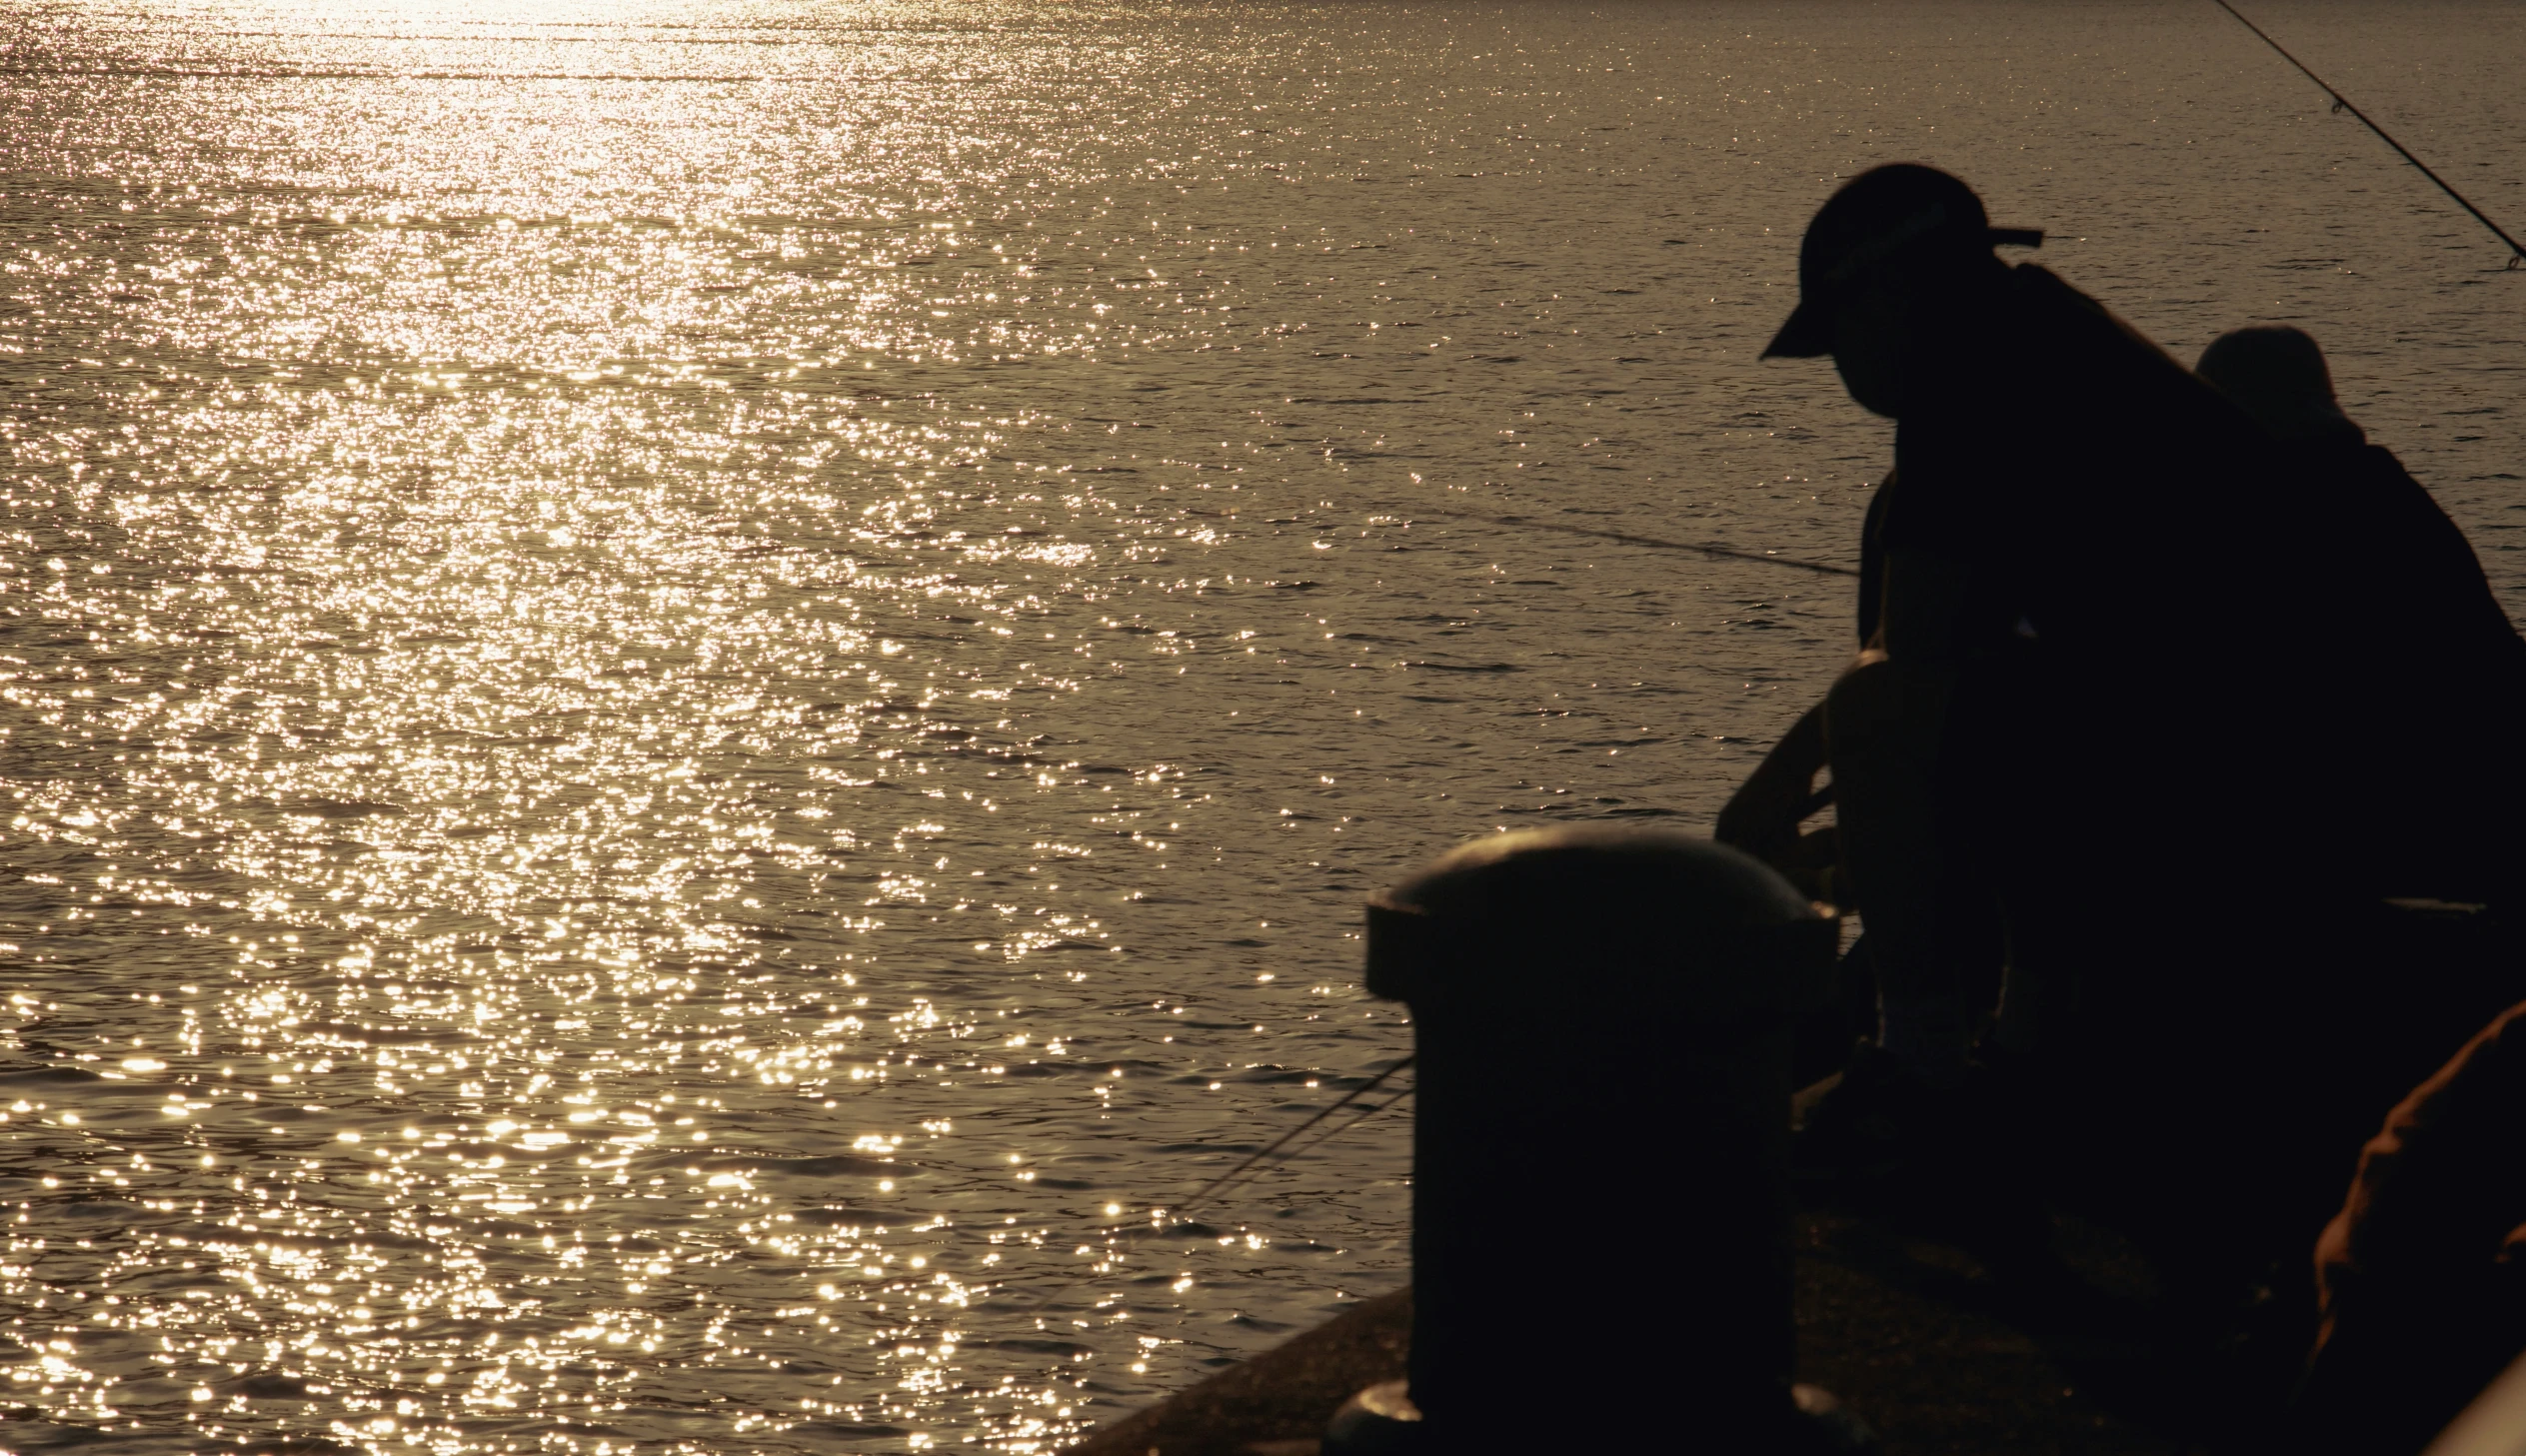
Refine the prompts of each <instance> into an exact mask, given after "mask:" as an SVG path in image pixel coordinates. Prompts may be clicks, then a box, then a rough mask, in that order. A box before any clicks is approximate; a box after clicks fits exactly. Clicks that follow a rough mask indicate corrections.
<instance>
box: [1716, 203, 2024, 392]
mask: <svg viewBox="0 0 2526 1456" xmlns="http://www.w3.org/2000/svg"><path fill="white" fill-rule="evenodd" d="M2042 241H2043V234H2041V233H2038V232H2028V231H2025V230H2022V229H2014V228H1994V227H1992V226H1991V225H1990V220H1989V219H1988V218H1987V217H1986V216H1984V214H1983V211H1982V199H1980V198H1978V197H1976V196H1974V195H1973V189H1972V188H1970V187H1967V186H1965V185H1964V184H1963V183H1961V182H1959V181H1957V180H1956V179H1955V178H1953V177H1950V176H1948V175H1947V174H1946V173H1944V172H1941V171H1939V170H1938V169H1936V168H1934V167H1922V166H1918V165H1916V164H1913V163H1909V162H1897V163H1894V164H1892V165H1889V166H1884V167H1877V168H1872V169H1870V170H1869V171H1866V172H1862V173H1861V174H1859V175H1858V176H1857V177H1854V178H1852V179H1851V180H1850V181H1849V182H1847V183H1845V184H1843V186H1842V188H1841V190H1840V191H1838V192H1836V193H1834V194H1833V195H1832V196H1831V197H1830V198H1828V199H1826V200H1825V203H1824V206H1823V207H1822V208H1820V209H1818V210H1817V212H1816V214H1815V220H1814V221H1813V222H1810V223H1808V224H1807V231H1806V237H1805V239H1804V240H1803V241H1802V242H1800V243H1799V245H1798V307H1797V310H1796V311H1795V312H1794V313H1792V314H1790V315H1789V320H1788V322H1787V323H1785V324H1782V325H1781V326H1780V332H1779V333H1778V334H1777V335H1775V336H1773V338H1772V341H1771V343H1770V345H1769V346H1767V347H1766V348H1765V349H1764V350H1763V358H1765V359H1772V358H1787V359H1812V358H1814V357H1816V356H1818V355H1824V354H1829V355H1831V356H1833V364H1834V367H1835V368H1836V369H1838V370H1839V371H1840V372H1841V376H1842V382H1843V383H1844V384H1845V385H1847V386H1849V388H1850V394H1851V398H1852V399H1855V400H1857V401H1858V402H1859V403H1860V404H1861V405H1863V406H1865V407H1866V408H1868V409H1869V410H1872V411H1874V412H1875V413H1877V414H1880V415H1888V416H1894V415H1900V414H1901V413H1902V412H1903V405H1904V402H1905V396H1906V394H1907V393H1908V392H1909V391H1908V390H1907V385H1908V384H1909V382H1910V381H1911V378H1912V376H1913V375H1914V374H1915V373H1917V371H1918V368H1919V366H1920V365H1921V364H1922V362H1923V345H1924V343H1925V342H1926V341H1928V340H1930V339H1932V338H1934V337H1935V336H1937V334H1938V333H1939V332H1940V330H1941V328H1942V325H1943V326H1952V324H1953V323H1954V322H1955V320H1954V319H1953V318H1952V312H1953V310H1955V309H1956V308H1958V307H1959V306H1963V305H1966V304H1968V303H1969V302H1970V300H1971V299H1972V298H1973V296H1974V295H1975V294H1976V293H1977V292H1979V291H1981V290H1984V289H1987V288H1988V287H1990V285H1991V283H1992V282H1993V281H1994V280H1995V279H1997V278H1999V277H2000V276H2001V275H2002V274H2003V273H2004V272H2005V269H2004V268H2003V266H2002V264H2001V263H2000V261H1999V260H1998V259H1997V258H1995V257H1993V256H1992V254H1991V249H1992V247H1993V246H1994V245H1996V244H2001V243H2013V244H2017V245H2019V246H2023V247H2034V246H2036V245H2038V244H2040V243H2041V242H2042Z"/></svg>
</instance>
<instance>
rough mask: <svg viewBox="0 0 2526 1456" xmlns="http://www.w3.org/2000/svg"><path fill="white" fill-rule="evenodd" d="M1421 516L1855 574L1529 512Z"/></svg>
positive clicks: (1839, 574) (1765, 554)
mask: <svg viewBox="0 0 2526 1456" xmlns="http://www.w3.org/2000/svg"><path fill="white" fill-rule="evenodd" d="M1419 514H1421V515H1423V516H1436V517H1439V518H1441V519H1447V520H1456V521H1487V522H1489V523H1490V524H1491V525H1493V526H1518V527H1524V528H1526V529H1528V530H1531V531H1558V532H1561V533H1562V534H1564V535H1567V536H1592V537H1595V538H1596V539H1598V540H1599V541H1619V542H1622V543H1623V544H1625V545H1627V546H1646V547H1654V548H1656V549H1657V550H1659V551H1691V552H1699V553H1700V554H1701V555H1703V556H1708V557H1718V558H1721V559H1722V560H1725V561H1732V562H1759V563H1761V564H1762V565H1764V566H1767V567H1792V568H1795V569H1796V570H1798V571H1801V572H1816V573H1820V574H1822V575H1824V576H1827V577H1855V576H1858V575H1859V573H1858V571H1857V570H1856V569H1854V568H1851V567H1837V566H1834V565H1833V564H1832V563H1830V562H1809V561H1800V560H1799V559H1798V558H1796V557H1786V556H1773V555H1771V554H1769V553H1768V552H1759V551H1739V550H1737V549H1736V548H1735V547H1732V546H1718V545H1714V544H1712V543H1709V542H1699V541H1668V540H1667V539H1665V538H1664V537H1660V536H1641V535H1638V534H1636V533H1633V532H1629V531H1606V530H1604V529H1602V528H1600V527H1594V526H1568V525H1564V524H1562V523H1561V522H1558V521H1537V520H1535V519H1534V518H1532V517H1530V516H1485V515H1483V514H1482V513H1481V512H1479V511H1423V512H1420V513H1419Z"/></svg>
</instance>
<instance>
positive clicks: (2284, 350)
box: [2193, 324, 2359, 444]
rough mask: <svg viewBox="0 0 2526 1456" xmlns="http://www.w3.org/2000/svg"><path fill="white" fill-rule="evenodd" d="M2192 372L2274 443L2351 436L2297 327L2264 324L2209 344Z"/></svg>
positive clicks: (2353, 430)
mask: <svg viewBox="0 0 2526 1456" xmlns="http://www.w3.org/2000/svg"><path fill="white" fill-rule="evenodd" d="M2193 373H2195V374H2197V375H2200V376H2201V377H2202V378H2203V379H2205V380H2208V381H2209V382H2210V384H2211V386H2212V387H2213V388H2215V389H2216V390H2218V391H2219V393H2221V394H2223V395H2226V396H2227V397H2228V398H2229V399H2230V400H2232V401H2234V402H2235V403H2236V407H2237V408H2238V409H2240V410H2243V411H2244V412H2245V413H2246V414H2248V415H2250V416H2252V417H2253V420H2254V423H2255V424H2257V425H2260V426H2262V427H2263V431H2264V433H2265V434H2267V435H2269V436H2271V437H2272V438H2273V439H2274V440H2279V441H2283V442H2286V443H2290V444H2299V443H2303V442H2306V441H2311V440H2323V439H2327V438H2330V437H2334V436H2350V435H2356V434H2357V433H2358V431H2359V427H2358V426H2356V425H2353V424H2352V423H2351V422H2350V420H2349V418H2348V417H2346V416H2345V415H2343V414H2342V407H2341V406H2340V405H2339V404H2337V403H2335V402H2334V399H2333V371H2332V370H2331V369H2329V368H2327V367H2326V366H2325V363H2324V351H2323V350H2322V349H2319V348H2317V347H2316V342H2315V340H2313V339H2311V338H2309V337H2308V336H2307V334H2306V332H2305V331H2304V330H2302V329H2292V328H2290V327H2289V326H2288V325H2286V324H2267V325H2263V326H2261V327H2259V328H2253V329H2235V330H2231V331H2229V332H2228V333H2225V334H2222V335H2220V336H2219V337H2218V338H2216V339H2213V340H2211V341H2210V347H2209V348H2207V349H2205V350H2203V351H2201V363H2199V364H2196V365H2194V366H2193Z"/></svg>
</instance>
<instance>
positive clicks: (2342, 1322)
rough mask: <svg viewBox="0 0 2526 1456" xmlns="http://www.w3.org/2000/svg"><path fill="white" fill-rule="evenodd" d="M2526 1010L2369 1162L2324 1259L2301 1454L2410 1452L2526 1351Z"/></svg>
mask: <svg viewBox="0 0 2526 1456" xmlns="http://www.w3.org/2000/svg"><path fill="white" fill-rule="evenodd" d="M2521 1113H2526V1005H2519V1006H2515V1007H2512V1008H2510V1009H2509V1010H2508V1011H2507V1012H2506V1013H2505V1014H2503V1015H2502V1016H2500V1017H2499V1019H2497V1020H2495V1021H2493V1022H2492V1023H2491V1025H2490V1026H2489V1027H2487V1028H2486V1029H2484V1030H2483V1031H2482V1032H2481V1034H2479V1035H2477V1036H2475V1037H2474V1038H2473V1039H2472V1040H2471V1041H2469V1042H2467V1043H2466V1044H2465V1046H2464V1048H2463V1049H2462V1050H2460V1051H2458V1052H2457V1053H2456V1055H2455V1057H2454V1058H2453V1059H2452V1060H2450V1061H2449V1062H2448V1063H2447V1064H2446V1066H2444V1067H2442V1068H2441V1069H2440V1070H2439V1072H2438V1074H2437V1075H2436V1076H2433V1077H2431V1078H2430V1079H2429V1080H2428V1081H2427V1082H2424V1083H2422V1084H2421V1086H2420V1087H2419V1088H2418V1089H2417V1090H2415V1091H2414V1092H2413V1093H2412V1094H2411V1095H2410V1096H2409V1097H2407V1098H2405V1099H2404V1100H2403V1102H2402V1104H2401V1105H2399V1106H2397V1107H2396V1108H2395V1109H2394V1111H2393V1113H2392V1114H2391V1115H2390V1116H2388V1117H2387V1118H2386V1122H2385V1127H2384V1130H2382V1131H2380V1132H2379V1133H2378V1134H2377V1135H2376V1137H2375V1138H2373V1139H2372V1140H2370V1142H2369V1143H2368V1145H2367V1147H2366V1148H2365V1149H2364V1150H2363V1151H2362V1152H2361V1154H2360V1159H2359V1175H2358V1177H2357V1179H2356V1180H2355V1181H2354V1182H2353V1183H2352V1185H2351V1192H2350V1198H2349V1200H2348V1202H2347V1203H2345V1204H2344V1206H2343V1208H2342V1212H2341V1214H2340V1215H2339V1216H2338V1217H2336V1218H2335V1219H2334V1220H2333V1222H2332V1224H2331V1225H2330V1226H2329V1227H2328V1228H2326V1229H2325V1231H2324V1238H2323V1241H2322V1242H2321V1244H2320V1245H2319V1246H2318V1248H2317V1254H2316V1263H2317V1271H2318V1276H2319V1279H2320V1280H2321V1283H2322V1287H2323V1321H2324V1324H2323V1334H2322V1342H2321V1344H2320V1345H2319V1346H2318V1348H2317V1351H2316V1355H2315V1358H2314V1360H2313V1361H2312V1362H2311V1364H2310V1366H2309V1368H2308V1372H2307V1380H2306V1383H2305V1386H2304V1388H2303V1389H2302V1390H2301V1392H2300V1397H2299V1403H2298V1411H2297V1415H2298V1429H2297V1430H2296V1431H2295V1432H2294V1433H2293V1435H2294V1439H2293V1440H2292V1441H2291V1443H2290V1447H2289V1449H2292V1450H2300V1451H2306V1452H2309V1453H2311V1456H2312V1453H2326V1456H2330V1453H2340V1456H2353V1453H2357V1456H2409V1453H2412V1452H2415V1451H2418V1450H2420V1449H2421V1448H2422V1447H2424V1446H2426V1445H2427V1444H2428V1443H2429V1441H2430V1438H2431V1437H2432V1436H2433V1435H2435V1434H2436V1433H2437V1432H2438V1430H2439V1429H2440V1428H2441V1427H2443V1426H2445V1425H2446V1424H2447V1422H2448V1421H2450V1420H2451V1419H2453V1418H2454V1417H2455V1415H2456V1413H2457V1412H2458V1411H2459V1410H2461V1409H2463V1408H2464V1406H2465V1403H2466V1402H2467V1401H2469V1400H2471V1399H2472V1398H2473V1396H2474V1395H2475V1393H2476V1392H2478V1391H2479V1390H2481V1389H2482V1387H2483V1386H2484V1385H2485V1384H2486V1383H2488V1382H2489V1381H2490V1380H2491V1379H2492V1377H2494V1376H2496V1375H2498V1374H2499V1373H2500V1371H2501V1369H2502V1368H2503V1367H2504V1366H2506V1365H2508V1364H2509V1362H2510V1361H2512V1360H2514V1359H2515V1358H2516V1357H2517V1355H2518V1352H2519V1351H2521V1350H2526V1159H2520V1158H2519V1157H2518V1155H2517V1138H2518V1128H2519V1125H2520V1122H2521V1120H2522V1119H2521Z"/></svg>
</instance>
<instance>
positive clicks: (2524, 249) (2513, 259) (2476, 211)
mask: <svg viewBox="0 0 2526 1456" xmlns="http://www.w3.org/2000/svg"><path fill="white" fill-rule="evenodd" d="M2210 3H2211V4H2213V5H2216V6H2218V7H2219V8H2220V9H2222V10H2224V11H2226V12H2228V13H2229V14H2230V15H2234V16H2236V23H2237V24H2239V25H2242V26H2244V27H2245V28H2246V29H2247V30H2250V31H2252V32H2254V34H2255V36H2256V37H2257V38H2258V39H2260V40H2261V41H2262V42H2263V44H2265V45H2267V46H2270V47H2271V48H2272V49H2273V50H2275V51H2279V52H2280V58H2281V59H2282V60H2284V61H2287V62H2288V63H2289V64H2291V65H2293V66H2295V67H2297V68H2298V73H2299V74H2300V75H2302V76H2304V77H2306V78H2307V79H2308V80H2310V81H2313V82H2314V83H2315V84H2316V85H2318V86H2321V87H2323V88H2324V94H2325V95H2327V96H2330V97H2332V98H2333V109H2334V110H2335V111H2347V112H2349V113H2350V114H2351V115H2353V116H2355V117H2357V118H2359V124H2360V125H2361V126H2364V127H2366V128H2368V129H2369V130H2370V131H2372V132H2375V133H2376V134H2377V140H2379V141H2381V142H2384V143H2385V144H2386V145H2387V146H2389V147H2392V148H2394V150H2395V154H2396V155H2397V156H2400V157H2401V158H2402V159H2403V160H2404V161H2406V162H2409V163H2411V164H2412V165H2413V166H2415V167H2418V168H2419V169H2421V175H2422V176H2423V177H2426V178H2428V179H2429V180H2430V181H2432V182H2435V183H2437V184H2438V190H2439V191H2441V192H2443V193H2446V194H2447V195H2448V196H2449V197H2452V198H2454V199H2455V200H2456V206H2458V207H2461V208H2463V209H2464V210H2465V211H2467V212H2469V213H2471V214H2473V220H2474V221H2475V222H2477V223H2480V224H2482V226H2484V227H2486V228H2489V229H2490V230H2491V233H2492V236H2494V237H2496V238H2498V239H2499V240H2500V241H2501V242H2503V243H2506V244H2507V245H2508V255H2509V256H2508V267H2510V268H2515V267H2516V266H2517V265H2518V264H2520V263H2526V244H2521V243H2519V242H2518V241H2517V240H2516V239H2515V238H2512V237H2510V236H2509V235H2508V233H2507V232H2506V231H2505V230H2503V229H2502V228H2501V227H2500V225H2499V224H2498V223H2495V222H2493V221H2491V220H2490V219H2489V218H2488V217H2486V216H2484V215H2483V212H2482V209H2480V208H2478V207H2475V206H2474V205H2473V203H2472V202H2471V201H2469V200H2468V199H2467V198H2466V197H2465V195H2464V194H2463V193H2461V192H2458V191H2457V190H2456V189H2454V188H2453V187H2450V186H2448V185H2447V179H2446V178H2444V177H2441V176H2439V175H2438V174H2437V173H2435V172H2432V171H2431V170H2430V169H2429V164H2428V163H2426V162H2424V161H2422V160H2421V159H2420V158H2418V157H2415V156H2413V155H2412V153H2411V150H2410V149H2409V148H2407V147H2405V146H2404V145H2403V144H2402V143H2401V142H2398V141H2396V140H2395V139H2394V138H2393V137H2392V136H2390V135H2388V134H2387V132H2386V129H2385V128H2384V127H2381V126H2379V125H2377V124H2376V123H2375V122H2373V121H2370V120H2369V119H2368V113H2366V112H2364V111H2362V110H2360V109H2359V108H2358V107H2356V106H2353V105H2351V100H2350V98H2349V97H2347V96H2344V95H2343V94H2342V93H2341V92H2339V91H2336V90H2334V89H2333V88H2332V86H2331V85H2329V84H2328V83H2327V82H2326V81H2325V79H2324V78H2323V77H2322V76H2319V75H2317V74H2316V73H2315V72H2313V71H2310V70H2308V69H2307V63H2306V62H2304V61H2301V60H2299V59H2298V58H2297V57H2296V56H2293V55H2291V54H2289V52H2288V50H2287V49H2286V48H2284V47H2283V46H2282V45H2281V43H2280V42H2278V41H2276V40H2273V39H2272V38H2271V37H2270V36H2268V35H2265V34H2263V28H2262V27H2261V26H2259V25H2256V24H2255V23H2254V22H2253V21H2250V20H2248V19H2246V18H2245V17H2244V16H2243V15H2242V14H2240V13H2239V12H2238V10H2237V8H2236V7H2235V6H2233V5H2230V4H2229V3H2228V0H2210Z"/></svg>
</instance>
